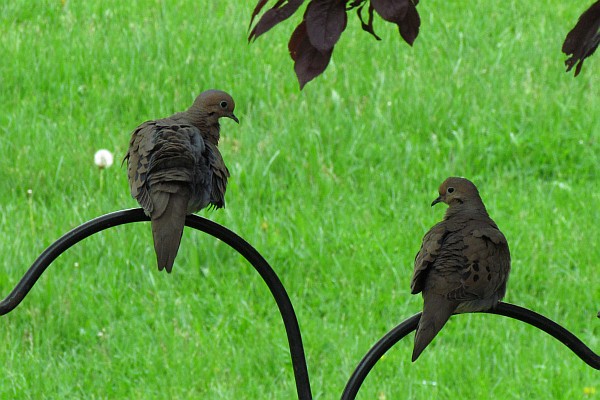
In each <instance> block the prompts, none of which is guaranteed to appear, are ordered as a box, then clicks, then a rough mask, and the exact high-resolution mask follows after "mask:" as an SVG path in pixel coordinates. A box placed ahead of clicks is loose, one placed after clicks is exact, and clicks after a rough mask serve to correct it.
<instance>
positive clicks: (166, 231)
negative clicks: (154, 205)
mask: <svg viewBox="0 0 600 400" xmlns="http://www.w3.org/2000/svg"><path fill="white" fill-rule="evenodd" d="M169 197H170V198H169V200H168V204H167V207H166V208H165V211H164V212H163V213H162V214H161V215H160V216H159V217H158V218H152V236H153V238H154V250H155V251H156V261H157V263H158V270H159V271H162V270H163V269H166V270H167V272H169V273H170V272H171V270H172V269H173V263H174V262H175V257H176V256H177V251H178V250H179V244H180V243H181V236H182V235H183V227H184V226H185V216H186V211H187V203H188V197H187V196H182V195H180V194H175V193H174V194H171V195H170V196H169Z"/></svg>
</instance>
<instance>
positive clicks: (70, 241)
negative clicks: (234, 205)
mask: <svg viewBox="0 0 600 400" xmlns="http://www.w3.org/2000/svg"><path fill="white" fill-rule="evenodd" d="M149 220H150V219H149V218H148V217H147V216H146V215H145V214H144V212H143V210H142V209H141V208H136V209H130V210H122V211H117V212H113V213H110V214H106V215H103V216H101V217H98V218H95V219H93V220H91V221H88V222H86V223H84V224H82V225H80V226H78V227H77V228H75V229H73V230H71V231H70V232H67V233H66V234H64V235H63V236H62V237H61V238H60V239H58V240H57V241H56V242H54V243H52V244H51V245H50V246H49V247H48V248H47V249H46V250H44V252H43V253H42V254H40V256H39V257H38V258H37V260H35V262H34V263H33V264H32V265H31V267H30V268H29V270H28V271H27V272H26V273H25V275H24V276H23V278H21V280H20V281H19V283H18V284H17V285H16V286H15V288H14V289H13V290H12V292H11V293H10V294H9V295H8V296H7V297H6V298H5V299H4V300H2V301H0V315H4V314H7V313H9V312H11V311H12V310H14V309H15V307H17V306H18V305H19V304H20V303H21V301H22V300H23V299H24V298H25V296H27V294H28V293H29V291H30V290H31V288H32V287H33V285H34V284H35V283H36V282H37V280H38V279H39V277H40V276H41V275H42V274H43V273H44V271H45V270H46V268H48V266H49V265H50V264H51V263H52V261H54V260H55V259H56V258H57V257H58V256H59V255H61V254H62V253H63V252H64V251H66V250H67V249H69V248H70V247H71V246H73V245H75V244H76V243H79V242H80V241H82V240H83V239H85V238H87V237H89V236H91V235H93V234H95V233H98V232H100V231H103V230H105V229H108V228H111V227H114V226H118V225H123V224H128V223H133V222H140V221H149ZM185 224H186V225H187V226H189V227H190V228H194V229H197V230H200V231H202V232H205V233H207V234H209V235H211V236H213V237H215V238H217V239H219V240H221V241H223V242H224V243H226V244H228V245H229V246H230V247H232V248H233V249H234V250H236V251H237V252H238V253H240V254H241V255H242V256H243V257H244V258H245V259H246V260H247V261H248V262H249V263H250V264H251V265H252V266H253V267H254V268H255V269H256V271H257V272H258V273H259V274H260V276H261V277H262V278H263V280H264V281H265V283H266V284H267V286H268V287H269V290H270V291H271V294H272V295H273V297H274V298H275V302H276V303H277V306H278V307H279V311H280V313H281V318H282V319H283V324H284V326H285V331H286V334H287V338H288V343H289V346H290V355H291V358H292V365H293V368H294V377H295V379H296V390H297V392H298V399H300V400H310V399H311V398H312V394H311V388H310V381H309V378H308V368H307V365H306V357H305V354H304V346H303V344H302V336H301V334H300V327H299V326H298V319H297V318H296V313H295V311H294V307H293V306H292V303H291V301H290V298H289V296H288V294H287V292H286V290H285V288H284V286H283V284H282V283H281V281H280V280H279V277H278V276H277V274H276V273H275V271H273V269H272V268H271V266H270V265H269V263H267V261H266V260H265V259H264V258H263V256H261V255H260V253H259V252H258V251H257V250H256V249H255V248H254V247H252V246H251V245H250V244H249V243H248V242H246V241H245V240H244V239H242V238H241V237H240V236H238V235H237V234H235V233H234V232H232V231H230V230H229V229H227V228H225V227H224V226H221V225H219V224H217V223H215V222H213V221H210V220H208V219H205V218H202V217H199V216H197V215H189V216H187V218H186V220H185Z"/></svg>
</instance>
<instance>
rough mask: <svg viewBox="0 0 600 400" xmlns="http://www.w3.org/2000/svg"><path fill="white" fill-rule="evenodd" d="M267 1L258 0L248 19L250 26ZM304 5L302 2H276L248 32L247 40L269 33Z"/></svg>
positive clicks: (296, 0)
mask: <svg viewBox="0 0 600 400" xmlns="http://www.w3.org/2000/svg"><path fill="white" fill-rule="evenodd" d="M268 1H269V0H259V1H258V4H257V5H256V7H255V8H254V11H253V12H252V18H251V19H250V26H252V22H254V18H255V17H256V16H257V15H258V13H259V12H260V10H261V9H262V8H263V7H264V6H265V5H266V4H267V2H268ZM302 3H304V0H277V3H275V5H274V6H273V7H271V9H270V10H268V11H267V12H265V13H264V14H263V16H262V17H261V19H260V20H258V22H257V23H256V25H255V26H254V29H252V30H251V31H250V35H249V36H248V40H253V39H256V38H257V37H259V36H260V35H262V34H263V33H265V32H267V31H269V30H270V29H271V28H272V27H274V26H275V25H277V24H278V23H280V22H281V21H285V20H286V19H288V18H289V17H291V16H292V14H294V13H295V12H296V10H298V8H299V7H300V6H301V5H302Z"/></svg>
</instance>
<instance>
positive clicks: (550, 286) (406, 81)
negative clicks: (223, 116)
mask: <svg viewBox="0 0 600 400" xmlns="http://www.w3.org/2000/svg"><path fill="white" fill-rule="evenodd" d="M246 3H247V4H245V2H234V1H227V2H217V1H210V2H198V1H189V0H177V1H171V2H166V1H158V0H133V1H129V2H122V1H116V0H107V1H102V2H91V1H88V2H66V3H64V2H63V3H61V2H60V1H49V0H48V1H29V0H12V1H5V2H1V3H0V54H1V55H2V62H1V63H0V87H1V90H0V105H1V107H0V220H1V225H0V254H2V260H3V261H2V262H1V263H0V293H1V294H2V296H4V295H6V294H8V292H9V291H10V290H11V289H12V288H13V287H14V285H15V284H16V283H17V281H18V280H19V279H20V278H21V276H22V275H23V274H24V273H25V271H26V270H27V268H28V267H29V265H30V264H31V263H32V262H33V261H34V259H35V258H36V257H37V256H38V254H40V253H41V252H42V251H43V250H44V248H46V247H47V246H48V245H49V244H51V243H52V242H53V241H54V240H56V239H57V238H58V237H60V236H61V235H62V234H64V233H65V232H67V231H68V230H70V229H72V228H74V227H75V226H77V225H79V224H81V223H83V222H85V221H87V220H89V219H91V218H94V217H96V216H99V215H101V214H104V213H108V212H111V211H115V210H119V209H123V208H130V207H137V204H136V202H135V201H134V200H133V199H131V198H130V196H129V190H128V186H127V180H126V171H125V168H120V167H119V165H118V162H117V165H115V166H113V167H112V168H109V169H106V170H99V169H98V168H96V166H95V165H94V163H93V155H94V153H95V151H96V150H98V149H100V148H107V149H109V150H111V151H113V152H114V154H115V156H116V158H117V161H120V159H121V157H122V156H123V155H124V154H125V152H126V148H127V144H128V140H129V134H130V132H131V130H132V129H133V128H134V127H135V126H136V125H138V124H139V123H141V122H143V121H145V120H147V119H153V118H157V117H162V116H166V115H169V114H170V113H172V112H174V111H179V110H182V109H184V108H186V107H188V106H189V105H190V104H191V102H192V101H193V99H194V97H195V95H196V94H198V93H199V92H200V91H202V90H204V89H208V88H220V89H223V90H227V91H229V92H230V93H232V94H233V96H234V98H235V99H236V103H237V109H236V115H238V117H239V118H240V120H241V124H240V125H239V126H237V125H235V124H234V123H231V122H230V121H224V122H223V124H222V125H223V126H222V136H223V140H222V144H221V149H222V150H221V151H222V153H223V155H224V158H225V160H226V162H227V164H228V166H229V168H230V170H231V174H232V179H231V182H230V185H229V188H228V191H227V201H228V203H227V208H226V209H225V210H223V211H204V212H201V213H200V215H202V216H205V217H207V218H210V219H213V220H215V221H217V222H219V223H221V224H224V225H226V226H227V227H229V228H230V229H233V230H234V231H236V232H237V233H238V234H240V235H241V236H243V237H244V238H246V239H247V240H248V241H249V242H250V243H251V244H253V245H254V246H255V247H256V248H257V249H258V250H259V251H260V252H261V253H262V254H263V255H264V256H265V258H266V259H267V260H268V261H269V262H270V263H271V265H272V266H273V267H274V269H275V270H276V271H277V273H278V274H279V275H280V277H281V279H282V281H283V283H284V284H285V286H286V288H287V290H288V292H289V294H290V297H291V299H292V302H293V303H294V306H295V307H296V310H297V313H298V318H299V321H300V325H301V328H302V333H303V338H304V343H305V348H306V353H307V358H308V363H309V372H310V376H311V380H312V386H313V393H314V395H315V398H317V399H334V398H339V396H340V394H341V392H342V389H343V387H344V385H345V383H346V381H347V379H348V378H349V376H350V374H351V372H352V371H353V369H354V368H355V366H356V364H357V363H358V361H359V360H360V359H361V357H362V356H363V355H364V354H365V352H366V351H367V350H368V349H369V347H370V346H371V345H372V344H373V343H374V342H375V341H376V340H378V339H379V338H380V337H381V336H382V335H383V334H384V333H386V332H387V331H388V330H389V329H391V328H392V327H394V326H395V325H396V324H397V323H399V322H400V321H402V320H403V319H404V318H406V317H408V316H410V315H413V314H414V313H416V312H418V311H420V309H421V304H422V301H421V298H420V297H419V296H411V295H410V293H409V291H410V289H409V282H410V278H411V274H412V262H413V258H414V254H415V253H416V252H417V250H418V248H419V245H420V241H421V238H422V236H423V234H424V233H425V232H426V230H427V229H428V228H429V227H430V226H431V225H432V224H433V223H435V222H436V221H438V220H440V219H441V218H442V215H443V213H444V207H443V206H438V207H436V208H433V209H432V208H430V207H429V204H430V202H431V200H433V199H434V198H435V197H436V196H437V194H436V190H437V187H438V185H439V184H440V183H441V182H442V181H443V180H444V179H445V178H446V177H448V176H451V175H460V176H465V177H469V178H470V179H472V180H473V181H474V182H475V183H476V184H477V185H478V186H479V188H480V191H481V194H482V197H483V199H484V201H485V203H486V205H487V207H488V210H489V212H490V214H491V215H492V217H493V218H494V219H495V220H496V222H497V223H498V225H499V226H500V228H501V229H502V230H503V232H504V233H505V235H506V237H507V238H508V240H509V243H510V246H511V251H512V258H513V272H512V275H511V279H510V281H509V289H508V294H507V297H506V300H507V301H509V302H513V303H516V304H519V305H522V306H525V307H529V308H531V309H533V310H536V311H538V312H541V313H542V314H544V315H546V316H548V317H550V318H552V319H555V320H556V321H558V322H559V323H562V324H564V325H565V326H566V327H567V328H569V329H571V330H572V331H573V332H574V333H575V334H577V335H578V336H580V337H581V339H582V340H583V341H584V342H586V343H587V344H588V345H590V346H591V347H592V348H593V349H596V350H598V349H600V320H598V319H597V318H596V313H597V312H598V309H599V307H600V301H599V300H600V278H599V274H598V267H599V263H598V260H599V259H600V246H598V238H599V237H600V229H599V224H598V221H599V220H600V211H599V207H598V203H599V201H600V190H599V187H600V186H599V183H600V178H599V175H598V166H599V161H600V160H599V157H600V156H599V155H600V144H599V132H600V119H599V118H598V110H599V109H600V96H598V87H600V82H599V76H600V74H598V71H599V69H600V58H599V57H600V56H595V57H592V58H591V59H590V60H589V61H587V62H586V65H585V66H584V69H583V72H582V73H581V75H580V76H579V77H578V78H577V79H574V78H573V77H572V75H571V74H565V72H564V67H563V64H562V62H563V60H564V56H563V55H562V54H561V53H560V46H561V44H562V40H563V39H564V36H565V34H566V32H568V30H569V29H570V28H571V27H572V25H573V23H574V22H575V20H576V18H577V16H578V15H579V14H580V13H581V12H582V11H583V7H585V6H587V4H585V5H582V4H581V3H576V2H561V1H556V0H539V1H532V2H523V1H517V0H508V1H505V2H501V3H497V2H489V1H487V0H474V1H470V2H446V1H441V0H427V1H422V2H421V3H420V4H419V8H418V9H419V12H420V14H421V17H422V19H423V22H422V27H421V34H420V35H419V38H418V39H417V41H416V42H415V46H414V48H410V47H408V46H407V45H406V44H404V43H403V42H402V41H401V40H400V38H399V37H398V32H397V30H396V29H394V28H393V27H392V26H391V25H389V24H383V23H380V24H378V25H377V26H378V29H377V33H378V34H379V35H380V36H382V38H383V41H381V42H376V41H375V40H373V39H372V38H371V36H369V35H367V34H365V33H364V32H362V31H361V30H360V25H359V22H358V20H357V19H355V18H353V17H351V18H350V19H349V24H348V30H347V31H346V32H345V33H344V35H343V37H342V39H341V41H340V43H339V44H338V45H337V46H336V50H335V52H334V54H333V59H332V63H331V65H330V66H329V68H328V69H327V71H326V72H325V73H324V75H322V76H321V77H319V78H317V79H316V80H315V81H313V82H311V83H310V84H308V85H307V86H306V87H305V89H304V90H303V91H302V92H300V91H299V90H298V83H297V81H296V78H295V76H294V74H293V70H292V62H291V60H289V57H288V54H287V38H288V37H289V35H290V33H291V30H292V29H293V26H294V25H295V24H293V23H289V24H287V25H286V24H285V23H283V24H281V25H279V26H278V27H276V28H275V29H274V30H273V31H272V32H269V34H268V35H269V36H270V37H269V38H268V40H262V39H263V38H260V39H259V40H258V41H257V42H256V43H254V44H252V45H248V44H247V43H246V34H247V24H248V21H249V15H250V13H251V10H252V8H253V6H254V4H253V3H254V2H246ZM298 17H299V16H298ZM296 22H297V21H296ZM376 23H377V21H376ZM28 190H30V191H31V192H29V194H28ZM0 337H1V338H2V340H0V365H2V374H1V375H0V398H20V399H27V398H30V399H44V398H47V399H53V398H56V399H58V398H82V399H83V398H85V399H104V398H107V399H108V398H110V399H115V398H128V399H149V398H156V399H186V398H192V397H196V398H207V399H220V398H222V399H240V398H248V399H266V398H273V399H291V398H294V396H295V387H294V381H293V375H292V370H291V366H290V359H289V353H288V350H287V342H286V338H285V334H284V331H283V324H282V323H281V319H280V317H279V315H278V314H277V311H276V308H275V305H274V302H273V300H272V298H271V296H270V294H269V293H268V291H267V288H266V286H265V285H264V283H263V282H262V281H261V280H260V278H259V276H258V274H256V273H255V272H254V271H253V270H252V268H251V267H249V265H247V263H246V262H245V261H244V260H243V259H241V257H240V256H238V255H236V254H234V252H233V251H232V250H230V249H229V248H227V247H226V246H225V245H223V244H222V243H220V242H218V241H216V240H214V239H212V238H210V237H207V236H206V235H203V234H201V233H199V232H196V231H191V230H189V229H186V231H185V232H184V238H183V241H182V246H181V249H180V253H179V256H178V259H177V261H176V264H175V269H174V272H173V274H172V275H167V274H164V273H158V271H157V269H156V264H155V259H154V252H153V248H152V245H151V233H150V226H149V224H145V223H144V224H135V225H127V226H122V227H118V228H115V229H111V230H108V231H104V232H102V233H101V234H98V235H95V236H94V237H92V238H89V239H87V240H86V241H84V242H83V243H81V244H79V245H78V246H76V247H75V248H73V249H71V250H69V251H68V252H67V253H65V254H64V255H62V256H61V257H60V258H59V259H57V260H56V261H55V263H54V264H53V265H52V266H51V267H50V269H49V270H48V271H47V272H46V273H45V274H44V276H43V277H42V278H41V280H40V281H39V282H38V284H37V285H36V286H35V287H34V288H33V290H32V292H31V294H30V295H29V296H28V297H27V298H26V299H25V301H24V302H23V303H22V304H21V305H20V306H19V307H18V308H17V309H16V310H15V311H14V312H12V313H10V314H8V315H6V316H4V317H2V318H0ZM411 349H412V338H411V339H407V340H404V341H402V342H401V343H400V344H398V345H397V346H396V347H395V348H394V349H392V350H391V351H390V352H389V353H388V354H387V355H386V356H385V358H384V359H383V360H382V362H380V363H379V364H378V365H377V367H376V368H375V369H374V370H373V372H372V373H371V374H370V375H369V377H368V379H367V380H366V382H365V384H364V386H363V388H362V390H361V392H360V394H359V397H360V398H363V399H398V398H406V397H408V398H414V399H431V398H439V399H454V398H471V399H490V398H497V399H521V398H544V399H547V398H564V399H574V398H575V399H576V398H584V397H585V398H598V396H600V377H599V375H598V372H597V371H595V370H592V369H591V368H589V367H587V366H586V365H584V364H583V363H582V362H581V361H579V359H577V358H576V357H575V356H574V355H572V354H571V353H570V352H569V351H568V350H567V349H566V348H564V347H563V346H562V345H560V344H559V343H558V342H556V341H554V340H553V339H551V338H550V337H548V336H546V335H545V334H543V333H542V332H540V331H537V330H535V329H534V328H532V327H530V326H525V325H523V324H520V323H518V322H516V321H513V320H507V319H504V318H502V317H499V316H490V315H466V316H460V317H456V318H452V320H451V321H450V322H449V324H448V325H447V326H446V327H445V328H444V330H443V331H442V332H441V334H440V335H439V336H438V338H437V339H436V340H435V341H434V343H433V344H432V345H431V346H430V347H429V348H428V349H427V350H426V351H425V352H424V354H423V355H422V357H421V358H420V359H419V360H418V361H417V362H416V363H414V364H411V363H410V352H411Z"/></svg>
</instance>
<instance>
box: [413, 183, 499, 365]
mask: <svg viewBox="0 0 600 400" xmlns="http://www.w3.org/2000/svg"><path fill="white" fill-rule="evenodd" d="M439 193H440V196H439V197H438V198H437V199H435V200H434V201H433V203H431V205H432V206H434V205H435V204H437V203H440V202H444V203H446V204H448V210H447V211H446V215H445V216H444V220H443V221H442V222H439V223H437V224H436V225H434V226H433V228H431V229H430V230H429V232H427V234H425V237H423V244H422V245H421V249H420V250H419V253H418V254H417V256H416V257H415V269H414V273H413V277H412V281H411V283H410V287H411V293H412V294H417V293H419V292H422V293H423V303H424V305H423V314H422V315H421V319H420V321H419V325H418V327H417V332H416V335H415V346H414V349H413V354H412V361H415V360H416V359H417V358H418V357H419V355H420V354H421V352H422V351H423V350H424V349H425V347H427V345H428V344H429V343H431V341H432V340H433V338H434V337H435V335H437V333H438V332H439V331H440V330H441V329H442V327H443V326H444V324H445V323H446V321H448V319H449V318H450V316H451V315H452V314H454V313H464V312H474V311H483V310H489V309H490V308H493V307H495V306H496V304H498V302H499V301H500V300H501V299H502V298H503V297H504V293H505V292H506V281H507V279H508V274H509V272H510V252H509V250H508V243H507V242H506V238H505V237H504V235H503V234H502V232H500V230H499V229H498V226H496V224H495V223H494V221H492V219H491V218H490V217H489V215H488V213H487V211H486V209H485V206H484V205H483V202H482V201H481V197H479V192H478V191H477V188H476V187H475V185H473V183H471V182H470V181H468V180H467V179H464V178H448V179H446V180H445V181H444V183H442V185H441V186H440V188H439Z"/></svg>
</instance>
